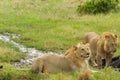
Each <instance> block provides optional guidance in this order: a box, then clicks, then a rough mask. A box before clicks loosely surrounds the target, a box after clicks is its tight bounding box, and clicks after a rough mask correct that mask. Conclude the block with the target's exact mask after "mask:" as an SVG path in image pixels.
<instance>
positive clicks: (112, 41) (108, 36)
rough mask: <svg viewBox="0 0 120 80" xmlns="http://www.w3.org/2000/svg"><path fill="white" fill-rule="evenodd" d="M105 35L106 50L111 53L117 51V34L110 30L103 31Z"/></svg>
mask: <svg viewBox="0 0 120 80" xmlns="http://www.w3.org/2000/svg"><path fill="white" fill-rule="evenodd" d="M103 37H104V50H105V51H106V52H107V53H110V54H113V53H115V52H116V51H117V46H118V38H117V35H115V34H113V33H110V32H105V33H103Z"/></svg>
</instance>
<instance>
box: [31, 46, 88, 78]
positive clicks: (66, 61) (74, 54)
mask: <svg viewBox="0 0 120 80" xmlns="http://www.w3.org/2000/svg"><path fill="white" fill-rule="evenodd" d="M70 49H71V50H70V51H69V52H68V53H69V54H67V55H66V56H60V55H55V54H45V55H44V56H42V57H40V58H38V59H36V60H35V61H34V62H33V64H32V69H31V70H32V71H33V72H41V73H56V72H74V71H77V70H78V71H79V70H80V71H82V72H83V73H85V75H86V72H87V74H88V75H89V66H88V57H89V54H90V50H89V47H87V45H83V44H79V45H75V46H72V47H71V48H70ZM86 77H87V79H88V78H89V76H85V77H84V78H85V79H86ZM84 78H83V77H82V79H81V80H83V79H84Z"/></svg>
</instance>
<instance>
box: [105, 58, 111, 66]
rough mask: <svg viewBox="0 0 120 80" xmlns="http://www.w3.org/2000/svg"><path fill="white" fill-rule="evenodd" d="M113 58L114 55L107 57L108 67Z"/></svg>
mask: <svg viewBox="0 0 120 80" xmlns="http://www.w3.org/2000/svg"><path fill="white" fill-rule="evenodd" d="M111 59H112V56H107V57H106V67H108V66H109V65H110V62H111Z"/></svg>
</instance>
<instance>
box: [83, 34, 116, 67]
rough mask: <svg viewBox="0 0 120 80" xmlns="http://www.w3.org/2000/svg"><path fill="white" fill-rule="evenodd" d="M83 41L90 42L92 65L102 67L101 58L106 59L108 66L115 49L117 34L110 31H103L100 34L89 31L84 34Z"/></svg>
mask: <svg viewBox="0 0 120 80" xmlns="http://www.w3.org/2000/svg"><path fill="white" fill-rule="evenodd" d="M83 43H89V44H90V50H91V56H90V60H91V62H92V64H93V66H98V68H102V58H104V59H105V60H106V66H109V64H110V61H111V59H112V57H113V55H114V53H115V52H116V51H117V45H118V38H117V35H115V34H113V33H110V32H104V33H103V34H102V35H97V34H96V33H95V32H89V33H86V34H85V36H84V41H83ZM96 62H97V63H96Z"/></svg>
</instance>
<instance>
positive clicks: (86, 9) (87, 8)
mask: <svg viewBox="0 0 120 80" xmlns="http://www.w3.org/2000/svg"><path fill="white" fill-rule="evenodd" d="M118 3H119V0H88V1H86V2H85V3H84V4H82V5H79V6H78V8H77V11H78V12H79V13H87V14H97V13H107V12H109V11H111V10H112V9H116V8H118Z"/></svg>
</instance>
